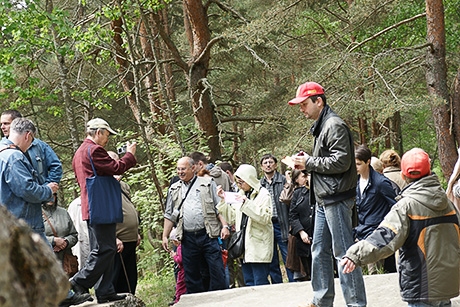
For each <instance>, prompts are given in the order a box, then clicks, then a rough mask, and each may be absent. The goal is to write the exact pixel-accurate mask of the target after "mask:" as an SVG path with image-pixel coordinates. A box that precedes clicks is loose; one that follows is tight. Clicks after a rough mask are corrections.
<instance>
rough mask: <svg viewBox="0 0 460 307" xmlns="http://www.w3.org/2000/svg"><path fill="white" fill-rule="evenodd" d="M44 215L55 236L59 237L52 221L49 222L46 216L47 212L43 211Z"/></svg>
mask: <svg viewBox="0 0 460 307" xmlns="http://www.w3.org/2000/svg"><path fill="white" fill-rule="evenodd" d="M42 213H43V215H44V216H45V219H46V221H47V222H48V224H50V227H51V230H52V231H53V234H54V236H55V237H57V236H58V235H57V233H56V230H54V227H53V225H52V224H51V222H50V220H49V219H48V217H47V216H46V213H45V211H44V210H43V209H42Z"/></svg>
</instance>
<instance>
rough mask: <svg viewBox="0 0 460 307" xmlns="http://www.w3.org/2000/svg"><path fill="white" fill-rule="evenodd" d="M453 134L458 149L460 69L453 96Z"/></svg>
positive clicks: (459, 134) (459, 144) (459, 136)
mask: <svg viewBox="0 0 460 307" xmlns="http://www.w3.org/2000/svg"><path fill="white" fill-rule="evenodd" d="M452 115H453V116H452V117H451V125H452V133H453V134H454V136H455V141H456V142H457V147H458V146H460V67H459V68H458V70H457V76H456V77H455V82H454V90H453V94H452Z"/></svg>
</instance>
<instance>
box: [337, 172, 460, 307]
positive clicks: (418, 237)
mask: <svg viewBox="0 0 460 307" xmlns="http://www.w3.org/2000/svg"><path fill="white" fill-rule="evenodd" d="M397 199H398V202H397V203H396V204H395V205H394V206H393V207H392V209H391V211H390V212H389V213H388V214H387V215H386V217H385V219H384V220H383V222H382V223H381V224H380V226H379V227H378V228H377V229H376V230H375V231H374V232H373V233H372V234H371V235H369V236H368V237H367V238H366V240H364V241H360V242H358V243H356V244H354V245H352V246H351V247H350V248H349V249H348V251H347V253H346V255H345V257H348V258H350V259H351V260H352V261H353V262H354V263H355V264H356V265H362V264H367V263H373V262H376V261H377V260H379V259H384V258H386V257H388V256H389V255H391V254H393V253H394V252H395V251H397V250H399V259H398V266H399V268H398V272H399V275H400V277H399V282H400V290H401V296H402V298H403V300H404V301H406V302H420V301H421V302H425V301H441V300H447V299H450V298H453V297H456V296H458V294H459V286H460V282H459V270H460V235H459V215H458V212H457V211H456V209H455V207H454V205H453V204H452V202H450V201H449V200H448V199H447V196H446V194H445V193H444V190H443V189H442V187H441V185H440V183H439V181H438V178H437V177H436V175H434V174H433V175H428V176H425V177H423V178H421V179H419V180H418V181H416V182H413V183H412V184H410V185H408V186H407V187H406V188H405V189H404V190H403V191H402V192H401V196H400V197H399V196H398V197H397Z"/></svg>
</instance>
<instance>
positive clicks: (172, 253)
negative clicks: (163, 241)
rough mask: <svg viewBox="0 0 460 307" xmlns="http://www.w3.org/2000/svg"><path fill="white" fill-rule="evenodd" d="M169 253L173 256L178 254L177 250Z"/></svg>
mask: <svg viewBox="0 0 460 307" xmlns="http://www.w3.org/2000/svg"><path fill="white" fill-rule="evenodd" d="M169 255H170V256H171V257H175V256H176V255H177V253H176V252H175V251H170V252H169Z"/></svg>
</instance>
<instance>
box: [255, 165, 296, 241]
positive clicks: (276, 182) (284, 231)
mask: <svg viewBox="0 0 460 307" xmlns="http://www.w3.org/2000/svg"><path fill="white" fill-rule="evenodd" d="M285 183H286V177H284V175H281V174H280V173H278V172H277V171H275V175H274V176H273V178H272V182H271V184H270V183H268V181H267V179H265V176H264V177H262V178H261V179H260V184H261V185H262V186H263V187H264V188H266V189H267V190H269V191H270V195H271V196H272V205H273V206H276V214H277V216H276V218H277V221H278V223H279V224H280V229H281V240H282V241H283V242H287V241H288V238H289V207H288V205H286V204H285V203H283V202H281V201H280V195H281V192H283V189H284V184H285ZM272 192H273V194H272Z"/></svg>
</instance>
